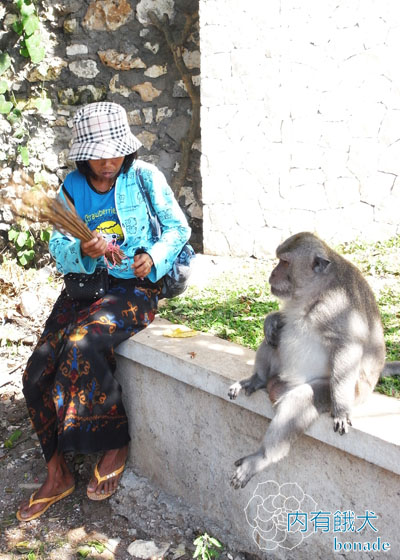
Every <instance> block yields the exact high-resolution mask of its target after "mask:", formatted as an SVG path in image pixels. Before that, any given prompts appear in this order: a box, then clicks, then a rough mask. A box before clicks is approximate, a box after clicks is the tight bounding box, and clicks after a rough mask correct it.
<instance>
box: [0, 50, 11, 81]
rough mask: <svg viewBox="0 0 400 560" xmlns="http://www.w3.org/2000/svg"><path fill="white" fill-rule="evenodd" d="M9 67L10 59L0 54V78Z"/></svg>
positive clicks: (5, 54)
mask: <svg viewBox="0 0 400 560" xmlns="http://www.w3.org/2000/svg"><path fill="white" fill-rule="evenodd" d="M10 66H11V57H10V55H9V54H8V53H6V52H5V53H0V76H1V75H2V74H4V72H6V71H7V70H8V69H9V68H10Z"/></svg>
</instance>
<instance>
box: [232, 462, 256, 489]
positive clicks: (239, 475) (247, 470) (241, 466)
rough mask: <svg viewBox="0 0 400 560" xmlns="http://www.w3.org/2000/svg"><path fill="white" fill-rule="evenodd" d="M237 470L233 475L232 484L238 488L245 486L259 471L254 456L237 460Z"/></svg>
mask: <svg viewBox="0 0 400 560" xmlns="http://www.w3.org/2000/svg"><path fill="white" fill-rule="evenodd" d="M235 467H237V469H236V471H235V472H234V473H233V475H232V477H231V486H233V487H234V488H235V490H238V488H244V487H245V486H246V484H247V483H248V482H249V480H250V479H251V478H252V477H253V476H254V475H255V474H256V473H257V472H258V471H257V470H256V469H255V468H254V458H253V457H250V456H249V457H242V458H241V459H239V460H238V461H236V462H235Z"/></svg>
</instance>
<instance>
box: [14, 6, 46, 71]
mask: <svg viewBox="0 0 400 560" xmlns="http://www.w3.org/2000/svg"><path fill="white" fill-rule="evenodd" d="M14 4H15V6H16V8H17V11H18V19H17V20H16V21H15V22H14V23H13V25H12V28H13V30H14V31H15V32H16V33H17V34H18V35H19V36H20V37H21V41H20V51H19V52H20V54H21V55H22V56H24V57H25V58H30V59H31V61H32V62H34V63H35V64H37V63H39V62H41V61H42V60H43V58H44V57H45V54H46V51H45V48H44V46H43V44H42V43H43V39H42V36H41V34H40V22H39V18H38V16H37V13H36V8H35V5H34V3H33V2H32V1H31V0H14Z"/></svg>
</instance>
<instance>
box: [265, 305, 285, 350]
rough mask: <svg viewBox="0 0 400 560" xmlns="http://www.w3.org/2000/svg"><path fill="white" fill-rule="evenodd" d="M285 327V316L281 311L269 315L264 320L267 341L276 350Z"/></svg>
mask: <svg viewBox="0 0 400 560" xmlns="http://www.w3.org/2000/svg"><path fill="white" fill-rule="evenodd" d="M284 325H285V321H284V318H283V314H282V313H280V312H279V311H276V312H274V313H269V314H268V315H267V316H266V317H265V320H264V336H265V340H266V342H267V343H268V344H270V345H271V346H274V348H277V346H278V344H279V339H280V336H281V329H282V327H283V326H284Z"/></svg>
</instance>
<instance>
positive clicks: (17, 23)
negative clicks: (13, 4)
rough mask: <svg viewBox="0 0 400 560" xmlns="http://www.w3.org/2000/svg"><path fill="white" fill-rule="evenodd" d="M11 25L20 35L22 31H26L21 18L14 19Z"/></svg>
mask: <svg viewBox="0 0 400 560" xmlns="http://www.w3.org/2000/svg"><path fill="white" fill-rule="evenodd" d="M11 27H12V29H13V31H15V33H17V34H18V35H22V33H23V32H24V26H23V25H22V21H19V20H17V21H14V23H13V24H12V26H11Z"/></svg>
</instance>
